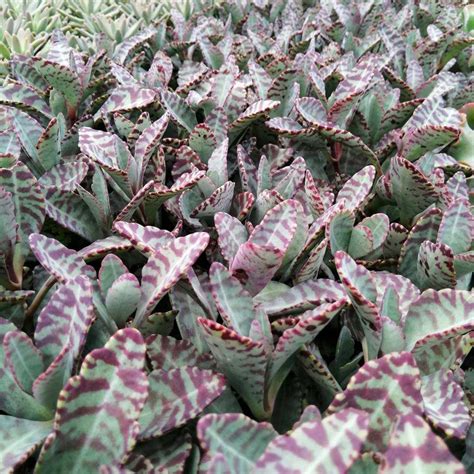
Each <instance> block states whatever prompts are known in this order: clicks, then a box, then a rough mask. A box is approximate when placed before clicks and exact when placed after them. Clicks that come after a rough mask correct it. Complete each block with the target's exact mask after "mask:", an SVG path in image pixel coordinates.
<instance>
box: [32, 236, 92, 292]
mask: <svg viewBox="0 0 474 474" xmlns="http://www.w3.org/2000/svg"><path fill="white" fill-rule="evenodd" d="M29 241H30V246H31V250H32V252H33V253H34V255H35V257H36V258H37V259H38V261H39V262H40V263H41V265H42V266H43V267H44V268H45V269H46V270H47V271H48V272H49V273H50V274H51V275H52V276H54V277H55V278H56V279H57V280H58V281H59V282H61V283H64V282H68V281H71V280H74V279H75V278H76V277H78V276H80V275H83V276H87V277H89V278H91V279H95V277H96V273H95V270H94V269H93V268H92V267H91V266H89V265H87V264H86V263H85V262H84V260H83V259H82V258H81V257H80V256H79V255H78V254H77V252H75V251H74V250H70V249H68V248H67V247H64V245H63V244H61V243H60V242H58V241H57V240H55V239H52V238H49V237H45V236H44V235H41V234H31V235H30V237H29Z"/></svg>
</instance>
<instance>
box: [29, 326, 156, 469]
mask: <svg viewBox="0 0 474 474" xmlns="http://www.w3.org/2000/svg"><path fill="white" fill-rule="evenodd" d="M144 362H145V343H144V341H143V338H142V337H141V335H140V333H139V332H138V331H137V330H136V329H123V330H121V331H119V332H117V333H116V334H115V335H114V336H113V337H112V338H111V339H110V340H109V341H108V343H107V344H106V345H105V346H104V348H102V349H95V350H94V351H92V352H90V353H89V354H88V355H87V356H86V358H85V360H84V362H83V364H82V367H81V371H80V373H79V375H77V376H74V377H72V378H71V379H69V381H68V383H67V384H66V386H65V387H64V389H63V390H62V392H61V394H60V396H59V401H58V407H57V410H56V416H55V419H54V431H53V433H52V434H51V435H49V436H48V438H47V440H46V442H45V444H44V446H43V449H42V451H41V453H40V458H39V461H38V466H37V471H38V472H50V471H51V469H53V470H54V471H56V472H58V473H60V472H71V471H72V472H87V471H89V472H91V471H97V470H98V469H99V468H100V466H101V465H103V464H105V465H107V464H112V465H113V464H114V463H120V462H121V460H122V459H123V457H124V456H125V455H126V454H127V453H128V451H129V449H130V447H131V446H132V445H133V443H134V439H135V437H136V436H137V424H136V423H137V419H138V417H139V415H140V412H141V410H142V408H143V406H144V403H145V400H146V398H147V396H148V381H147V378H146V376H145V373H144V372H143V371H142V368H143V366H144ZM104 430H105V432H109V433H114V436H110V438H109V440H108V442H107V443H104V437H103V435H104Z"/></svg>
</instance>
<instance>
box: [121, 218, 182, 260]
mask: <svg viewBox="0 0 474 474" xmlns="http://www.w3.org/2000/svg"><path fill="white" fill-rule="evenodd" d="M114 229H115V230H116V231H117V232H118V233H119V234H120V235H122V236H123V237H125V238H126V239H128V240H129V241H130V242H131V243H132V245H133V246H134V247H135V248H136V249H137V250H139V251H140V252H142V253H144V254H145V255H153V254H154V253H155V252H157V251H158V250H159V249H160V248H161V247H163V246H165V245H167V244H169V243H170V242H172V241H173V240H174V236H173V234H171V232H169V231H167V230H163V229H159V228H158V227H153V226H142V225H140V224H136V223H135V222H116V223H115V224H114Z"/></svg>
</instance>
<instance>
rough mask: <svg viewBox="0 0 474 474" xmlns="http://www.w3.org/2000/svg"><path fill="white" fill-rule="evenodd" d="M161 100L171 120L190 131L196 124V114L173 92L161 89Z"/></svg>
mask: <svg viewBox="0 0 474 474" xmlns="http://www.w3.org/2000/svg"><path fill="white" fill-rule="evenodd" d="M161 100H162V101H163V105H164V106H165V108H166V110H167V111H168V113H169V114H170V115H171V117H172V118H173V120H175V121H176V122H178V123H179V125H181V126H182V127H184V128H185V129H186V130H187V131H188V132H190V133H191V131H192V130H193V128H194V127H195V126H196V125H197V121H196V114H195V113H194V112H193V111H192V109H191V108H190V107H189V106H188V105H187V104H186V102H185V101H184V100H183V99H182V98H181V97H179V95H177V94H175V93H174V92H169V91H166V90H164V91H162V92H161Z"/></svg>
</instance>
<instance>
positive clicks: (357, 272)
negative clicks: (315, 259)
mask: <svg viewBox="0 0 474 474" xmlns="http://www.w3.org/2000/svg"><path fill="white" fill-rule="evenodd" d="M334 263H335V265H336V269H337V272H338V273H339V276H340V278H341V283H342V285H343V286H344V288H345V289H346V291H347V294H348V296H349V298H350V300H351V303H352V306H353V307H354V309H355V311H356V313H357V315H358V316H359V318H360V321H361V323H362V328H363V331H364V334H365V337H366V339H367V344H368V347H367V356H368V357H369V358H371V359H373V358H375V357H377V353H378V350H379V347H380V337H381V336H380V330H381V322H380V314H379V310H378V308H377V306H376V304H375V303H376V300H377V290H376V285H375V281H374V279H373V277H372V275H371V274H370V272H369V271H368V270H367V269H366V268H365V267H363V266H362V265H357V264H356V263H355V262H354V260H352V258H351V257H349V255H347V254H346V253H345V252H342V251H339V252H336V254H335V256H334Z"/></svg>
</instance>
